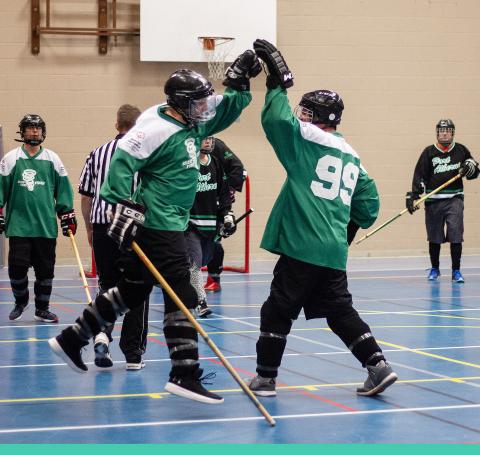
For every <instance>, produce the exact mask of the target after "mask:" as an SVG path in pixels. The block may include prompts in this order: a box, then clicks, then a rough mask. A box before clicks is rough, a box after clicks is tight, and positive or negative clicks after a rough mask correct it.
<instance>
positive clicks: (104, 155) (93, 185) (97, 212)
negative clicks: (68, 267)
mask: <svg viewBox="0 0 480 455" xmlns="http://www.w3.org/2000/svg"><path fill="white" fill-rule="evenodd" d="M123 136H124V134H118V135H117V136H116V137H115V139H113V140H112V141H109V142H107V143H106V144H103V145H101V146H100V147H97V148H96V149H95V150H93V151H92V152H91V153H90V155H88V158H87V161H86V162H85V165H84V166H83V170H82V174H81V175H80V182H79V184H78V192H79V193H80V194H83V195H84V196H88V197H91V198H93V201H92V210H91V212H90V222H91V223H92V224H108V223H109V220H108V216H107V212H113V206H112V204H109V203H108V202H106V201H105V200H103V199H101V198H100V188H101V187H102V184H103V182H104V181H105V178H106V176H107V172H108V169H109V167H110V161H111V160H112V156H113V154H114V152H115V149H116V148H117V143H118V140H119V139H121V138H122V137H123ZM137 185H138V174H135V177H134V181H133V187H132V194H133V192H134V191H135V189H136V187H137Z"/></svg>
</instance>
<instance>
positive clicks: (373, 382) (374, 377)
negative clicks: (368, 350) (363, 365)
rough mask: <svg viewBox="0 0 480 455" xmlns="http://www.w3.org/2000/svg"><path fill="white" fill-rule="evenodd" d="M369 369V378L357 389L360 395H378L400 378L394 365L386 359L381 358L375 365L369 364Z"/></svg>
mask: <svg viewBox="0 0 480 455" xmlns="http://www.w3.org/2000/svg"><path fill="white" fill-rule="evenodd" d="M367 370H368V378H367V380H366V381H365V383H364V384H363V387H359V388H358V389H357V394H358V395H362V396H366V397H372V396H374V395H378V394H379V393H382V392H383V391H384V390H385V389H386V388H387V387H389V386H391V385H392V384H393V383H394V382H395V381H396V380H397V379H398V376H397V374H396V373H395V372H394V371H393V370H392V367H391V366H390V365H389V364H388V363H387V362H385V361H384V360H380V362H378V363H377V364H376V365H375V366H370V365H367Z"/></svg>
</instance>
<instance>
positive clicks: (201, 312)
mask: <svg viewBox="0 0 480 455" xmlns="http://www.w3.org/2000/svg"><path fill="white" fill-rule="evenodd" d="M197 313H198V317H199V318H206V317H207V316H208V315H209V314H212V310H211V309H210V308H208V305H207V301H206V300H202V301H200V302H198V305H197Z"/></svg>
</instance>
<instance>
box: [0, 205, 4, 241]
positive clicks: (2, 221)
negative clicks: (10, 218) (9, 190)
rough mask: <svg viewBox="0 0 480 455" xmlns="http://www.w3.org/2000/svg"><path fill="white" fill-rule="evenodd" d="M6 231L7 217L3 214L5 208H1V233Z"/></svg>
mask: <svg viewBox="0 0 480 455" xmlns="http://www.w3.org/2000/svg"><path fill="white" fill-rule="evenodd" d="M4 232H5V217H4V216H3V209H0V235H1V234H3V233H4Z"/></svg>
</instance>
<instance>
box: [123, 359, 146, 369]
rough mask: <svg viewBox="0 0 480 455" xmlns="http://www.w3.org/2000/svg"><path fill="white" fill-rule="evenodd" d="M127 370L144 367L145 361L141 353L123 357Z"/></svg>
mask: <svg viewBox="0 0 480 455" xmlns="http://www.w3.org/2000/svg"><path fill="white" fill-rule="evenodd" d="M125 360H126V365H125V367H126V369H127V371H138V370H141V369H142V368H145V362H144V361H143V360H142V356H141V355H135V356H129V357H126V358H125Z"/></svg>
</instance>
